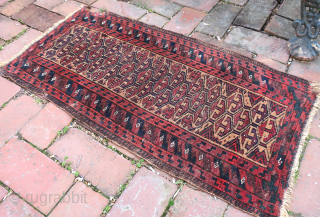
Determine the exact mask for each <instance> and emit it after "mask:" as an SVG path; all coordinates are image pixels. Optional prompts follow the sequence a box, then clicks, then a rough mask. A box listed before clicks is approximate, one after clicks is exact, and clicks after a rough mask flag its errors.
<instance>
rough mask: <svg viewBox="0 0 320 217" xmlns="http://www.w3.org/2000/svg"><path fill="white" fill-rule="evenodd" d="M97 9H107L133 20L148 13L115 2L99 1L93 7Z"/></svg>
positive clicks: (108, 0)
mask: <svg viewBox="0 0 320 217" xmlns="http://www.w3.org/2000/svg"><path fill="white" fill-rule="evenodd" d="M92 6H93V7H95V8H99V9H100V8H106V9H107V10H108V11H111V12H113V13H116V14H119V15H121V16H125V17H129V18H131V19H135V20H137V19H139V18H140V17H142V16H143V15H144V14H146V13H147V10H146V9H142V8H139V7H137V6H134V5H132V4H129V3H126V2H122V1H114V0H98V1H96V2H95V3H94V4H93V5H92Z"/></svg>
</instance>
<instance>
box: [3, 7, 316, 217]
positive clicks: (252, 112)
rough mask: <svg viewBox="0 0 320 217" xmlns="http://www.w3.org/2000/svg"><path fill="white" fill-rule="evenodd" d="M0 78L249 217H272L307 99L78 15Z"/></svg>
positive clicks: (210, 49) (298, 88) (236, 66)
mask: <svg viewBox="0 0 320 217" xmlns="http://www.w3.org/2000/svg"><path fill="white" fill-rule="evenodd" d="M3 73H4V76H6V77H9V78H11V79H12V80H14V81H15V82H16V83H18V84H20V85H21V86H24V87H26V88H27V89H28V90H31V91H33V92H35V93H39V94H42V95H44V96H46V98H47V99H49V100H51V101H52V102H54V103H55V104H57V105H58V106H59V107H60V108H62V109H64V110H65V111H67V112H69V113H70V114H71V115H72V116H73V117H75V118H76V119H78V120H80V121H81V123H82V124H84V125H86V126H88V127H90V128H91V129H92V130H94V131H95V132H97V133H99V134H101V135H103V136H106V137H108V138H109V139H111V140H113V141H115V142H116V143H118V144H119V145H120V146H122V147H124V148H126V149H128V150H129V151H131V152H133V153H135V154H137V155H139V156H140V157H142V158H144V159H146V160H147V161H148V162H149V163H151V164H152V165H154V166H156V167H158V168H160V169H162V170H163V171H165V172H167V173H169V174H171V175H173V176H175V177H179V178H181V179H183V180H186V181H187V182H189V183H191V184H192V185H194V186H196V187H197V188H199V189H202V190H203V191H206V192H208V193H211V194H213V195H215V196H217V197H219V198H220V199H222V200H224V201H227V202H228V203H230V204H232V205H233V206H235V207H237V208H238V209H241V210H243V211H245V212H247V213H251V214H253V215H257V216H279V215H280V209H281V207H282V206H283V203H284V199H286V198H285V190H286V189H287V188H288V187H289V184H290V183H289V182H290V171H291V169H292V167H293V165H294V160H295V155H296V153H297V151H298V148H299V142H300V139H301V136H302V133H303V129H304V128H305V125H306V123H307V119H308V116H309V114H310V112H311V109H312V107H313V104H314V103H315V100H316V94H315V93H313V92H312V89H311V87H310V84H309V82H308V81H306V80H304V79H301V78H297V77H294V76H291V75H288V74H284V73H281V72H278V71H275V70H273V69H271V68H269V67H267V66H265V65H263V64H261V63H258V62H256V61H254V60H252V59H250V58H246V57H243V56H241V55H238V54H236V53H233V52H230V51H226V50H223V49H221V48H218V47H215V46H213V45H209V44H206V43H204V42H201V41H198V40H195V39H192V38H188V37H185V36H183V35H180V34H176V33H173V32H170V31H166V30H163V29H159V28H156V27H153V26H149V25H146V24H143V23H140V22H137V21H134V20H130V19H128V18H124V17H121V16H118V15H115V14H112V13H109V14H108V15H106V14H102V15H99V14H94V13H90V12H89V11H87V10H86V9H82V10H80V11H78V12H76V13H75V14H74V15H73V16H72V17H70V18H68V19H67V20H65V21H64V22H63V23H61V24H60V25H59V26H57V27H56V28H55V29H54V30H52V31H51V32H50V33H48V34H47V35H46V36H44V37H43V38H42V39H40V40H39V41H37V42H35V43H34V44H33V45H32V46H31V47H30V48H28V49H27V50H26V51H25V52H23V53H22V54H21V55H20V56H19V57H17V58H16V59H14V60H13V61H12V62H10V63H9V64H8V65H6V66H4V67H3Z"/></svg>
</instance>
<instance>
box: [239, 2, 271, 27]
mask: <svg viewBox="0 0 320 217" xmlns="http://www.w3.org/2000/svg"><path fill="white" fill-rule="evenodd" d="M276 5H277V1H274V0H255V1H249V2H248V3H247V4H246V5H245V7H244V9H243V10H242V11H241V12H240V14H239V15H238V17H237V19H236V20H235V21H234V23H235V24H236V25H240V26H245V27H249V28H252V29H256V30H261V28H262V27H263V25H264V24H265V22H266V21H267V19H268V17H269V15H270V14H271V12H272V10H273V9H274V8H275V6H276Z"/></svg>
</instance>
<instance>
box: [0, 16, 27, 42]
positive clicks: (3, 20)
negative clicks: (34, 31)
mask: <svg viewBox="0 0 320 217" xmlns="http://www.w3.org/2000/svg"><path fill="white" fill-rule="evenodd" d="M27 28H28V27H27V26H25V25H21V24H20V23H19V22H17V21H14V20H11V19H9V18H7V17H5V16H3V15H0V29H1V31H0V38H2V39H3V40H9V39H11V38H12V37H13V36H16V35H18V34H19V33H20V32H22V30H24V29H27Z"/></svg>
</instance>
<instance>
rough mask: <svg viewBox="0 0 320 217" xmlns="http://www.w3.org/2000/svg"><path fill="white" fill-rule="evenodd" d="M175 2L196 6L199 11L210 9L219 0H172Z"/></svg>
mask: <svg viewBox="0 0 320 217" xmlns="http://www.w3.org/2000/svg"><path fill="white" fill-rule="evenodd" d="M172 1H173V2H176V3H179V4H181V5H185V6H188V7H191V8H195V9H197V10H199V11H210V10H211V9H212V8H213V6H215V5H216V4H217V3H218V2H219V0H172Z"/></svg>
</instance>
